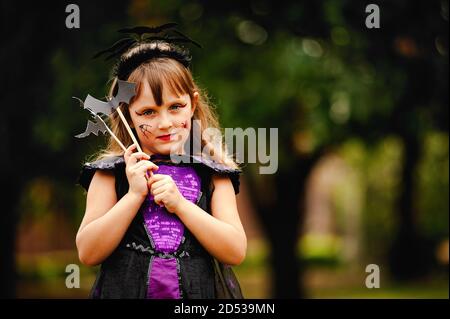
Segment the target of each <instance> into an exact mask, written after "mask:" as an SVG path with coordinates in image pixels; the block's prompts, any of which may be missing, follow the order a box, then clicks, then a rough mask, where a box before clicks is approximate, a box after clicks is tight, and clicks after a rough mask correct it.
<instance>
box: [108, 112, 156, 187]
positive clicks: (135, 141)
mask: <svg viewBox="0 0 450 319" xmlns="http://www.w3.org/2000/svg"><path fill="white" fill-rule="evenodd" d="M117 113H119V116H120V119H121V120H122V123H123V124H124V125H125V127H126V128H127V131H128V134H129V135H130V137H131V139H132V140H133V143H134V144H136V147H137V149H138V151H139V152H141V153H142V149H141V147H140V146H139V143H138V142H137V140H136V137H135V136H134V134H133V131H132V130H131V128H130V125H128V122H127V120H126V119H125V116H123V113H122V111H121V110H120V107H117ZM147 176H148V171H147V175H146V178H147ZM150 176H153V172H152V171H151V170H150Z"/></svg>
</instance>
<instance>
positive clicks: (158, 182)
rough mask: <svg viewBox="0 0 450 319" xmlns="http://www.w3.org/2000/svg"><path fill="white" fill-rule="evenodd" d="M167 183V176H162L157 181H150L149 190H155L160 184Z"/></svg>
mask: <svg viewBox="0 0 450 319" xmlns="http://www.w3.org/2000/svg"><path fill="white" fill-rule="evenodd" d="M168 183H169V180H168V179H167V178H163V179H162V180H159V181H157V182H153V183H151V184H150V190H151V191H154V190H156V189H157V188H159V187H162V186H164V185H166V184H168Z"/></svg>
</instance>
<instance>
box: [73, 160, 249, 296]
mask: <svg viewBox="0 0 450 319" xmlns="http://www.w3.org/2000/svg"><path fill="white" fill-rule="evenodd" d="M180 159H181V163H178V164H176V163H173V162H171V161H170V158H169V157H168V156H160V155H153V156H152V157H151V158H150V160H151V161H152V162H154V163H156V164H157V165H159V166H160V167H161V166H162V165H166V166H183V167H190V168H193V171H195V173H196V174H197V175H198V177H199V180H200V181H201V183H200V184H201V185H200V193H199V196H198V198H197V199H196V200H195V203H196V204H197V205H198V206H199V207H201V208H202V209H203V210H205V211H206V212H208V213H211V207H210V204H211V197H212V193H213V191H214V186H213V183H212V179H211V178H212V175H213V174H225V175H227V176H229V177H230V179H231V182H232V184H233V187H234V190H235V193H236V194H237V193H238V192H239V174H240V173H241V171H240V170H238V169H230V168H228V167H226V166H224V165H221V164H218V163H214V162H212V161H209V160H206V159H204V158H200V157H197V156H192V155H189V156H188V155H184V156H182V157H181V158H180ZM96 170H108V171H111V172H113V173H114V175H115V189H116V193H117V199H118V200H119V199H120V198H122V197H123V196H124V195H125V194H126V193H127V192H128V188H129V185H128V180H127V177H126V174H125V162H124V159H123V157H122V156H120V157H119V156H115V157H109V158H106V159H103V160H99V161H96V162H93V163H87V164H85V165H84V166H83V168H82V170H81V174H80V177H79V184H80V185H81V186H83V187H84V188H85V189H86V190H88V188H89V185H90V182H91V180H92V177H93V176H94V173H95V171H96ZM156 173H158V172H156ZM144 204H145V202H144ZM144 204H143V205H144ZM147 204H148V202H147ZM141 208H142V207H141ZM175 218H177V217H175ZM153 258H159V260H161V261H167V260H168V259H171V260H174V261H176V266H177V274H178V278H175V279H178V280H176V281H177V284H178V287H176V290H177V291H178V292H177V294H176V296H177V297H173V298H185V299H195V298H202V299H204V298H242V294H241V290H240V286H239V283H238V281H237V280H236V278H235V276H234V274H233V272H232V270H231V267H229V266H227V265H223V264H221V263H220V262H218V261H217V260H215V259H214V258H213V257H212V256H211V255H210V254H209V253H208V252H207V251H206V250H205V249H204V248H203V246H202V245H201V244H200V243H199V242H198V241H197V239H196V238H195V237H194V236H193V235H192V234H191V232H190V231H189V230H188V229H187V227H184V228H183V231H182V238H181V241H180V243H179V246H177V249H176V250H175V251H172V252H171V253H167V252H163V251H161V250H160V251H158V249H156V247H155V245H154V240H152V236H151V234H150V233H149V231H148V228H146V220H144V216H143V214H142V213H141V211H139V212H138V213H137V214H136V216H135V217H134V219H133V221H132V222H131V224H130V226H129V228H128V230H127V231H126V233H125V235H124V237H123V238H122V240H121V242H120V244H119V245H118V247H117V248H116V249H115V250H114V251H113V253H112V254H111V255H110V256H109V257H108V258H107V259H105V260H104V262H103V263H102V265H101V267H100V271H99V273H98V274H97V278H96V280H95V283H94V286H93V287H92V290H91V293H90V297H91V298H172V297H164V295H161V294H159V295H158V293H153V294H152V292H151V291H150V290H151V287H150V286H152V285H153V286H155V285H154V284H153V283H152V284H150V275H149V273H150V269H151V264H152V260H153ZM163 259H164V260H163ZM172 288H173V287H172Z"/></svg>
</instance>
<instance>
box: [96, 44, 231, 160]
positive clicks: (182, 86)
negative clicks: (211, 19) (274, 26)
mask: <svg viewBox="0 0 450 319" xmlns="http://www.w3.org/2000/svg"><path fill="white" fill-rule="evenodd" d="M143 45H154V44H153V43H146V44H143ZM137 50H139V47H138V48H136V47H135V48H132V49H131V50H129V51H128V52H127V53H125V55H130V54H133V53H134V52H136V51H137ZM127 81H129V82H133V83H136V84H137V92H139V91H140V88H141V87H142V83H143V82H144V81H147V83H148V84H149V87H150V88H151V91H152V93H153V97H154V99H155V102H156V103H157V104H158V105H161V104H162V103H163V101H162V94H163V85H164V84H165V85H168V88H169V90H170V91H171V92H172V93H173V94H181V95H182V94H188V95H189V96H190V98H191V101H193V96H194V92H198V100H197V104H196V107H195V111H194V115H193V120H199V123H200V133H201V149H202V150H205V149H206V150H207V153H208V155H210V157H211V159H213V160H214V161H216V162H219V163H222V164H225V165H226V166H228V167H230V168H238V165H237V164H236V162H235V161H234V160H233V159H232V157H231V156H230V155H229V154H228V152H227V149H226V145H225V144H224V143H223V141H222V142H220V145H217V143H212V142H211V141H209V140H206V138H207V137H205V136H203V135H204V134H203V132H204V130H205V129H207V128H214V129H218V130H219V131H221V129H220V126H219V121H218V117H217V115H216V113H215V112H214V110H213V107H212V105H211V103H210V101H209V99H208V96H207V94H206V92H204V91H203V90H201V89H200V88H199V87H198V86H197V84H196V83H195V81H194V80H193V77H192V74H191V72H190V70H189V69H188V68H186V67H185V66H183V65H182V64H181V63H180V62H178V61H176V60H175V59H172V58H167V57H160V58H154V59H151V60H149V61H147V62H145V63H143V64H141V65H139V66H138V67H137V68H136V69H135V70H133V71H132V72H131V74H130V76H129V77H128V79H127ZM116 91H117V77H115V78H113V79H112V84H111V87H110V90H109V95H108V97H107V98H111V97H112V96H113V94H114V92H116ZM131 102H132V101H131ZM119 107H120V108H121V111H122V113H123V115H124V116H125V118H126V119H127V122H128V123H129V124H130V123H131V118H130V113H129V110H128V108H129V105H128V104H126V103H122V104H121V105H120V106H119ZM109 127H110V129H111V131H112V132H113V133H114V134H115V135H116V136H117V138H118V139H119V140H120V141H121V142H122V143H123V144H124V145H125V147H128V146H129V145H131V144H133V141H132V139H131V137H130V136H129V134H128V131H127V130H126V127H125V125H124V124H123V123H122V121H121V120H120V117H119V115H118V113H117V112H114V113H112V115H110V116H109ZM133 133H134V134H135V136H136V137H137V134H136V132H135V130H134V129H133ZM191 134H192V128H191ZM123 154H124V151H123V149H122V148H121V147H120V146H119V144H118V143H117V142H116V141H115V140H114V138H112V136H109V139H108V143H107V145H106V147H105V148H104V149H102V150H100V151H99V152H98V153H97V155H95V160H99V159H105V158H107V157H110V156H122V155H123ZM194 155H197V154H194Z"/></svg>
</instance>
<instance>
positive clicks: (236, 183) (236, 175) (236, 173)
mask: <svg viewBox="0 0 450 319" xmlns="http://www.w3.org/2000/svg"><path fill="white" fill-rule="evenodd" d="M202 163H203V164H204V165H205V166H207V167H208V168H209V169H210V170H211V171H212V172H211V173H212V174H219V175H226V176H228V177H229V178H230V180H231V183H232V184H233V188H234V193H235V194H236V195H237V194H239V187H240V175H241V174H242V170H240V169H238V168H230V167H228V166H226V165H224V164H221V163H217V162H212V161H209V160H205V159H202Z"/></svg>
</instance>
